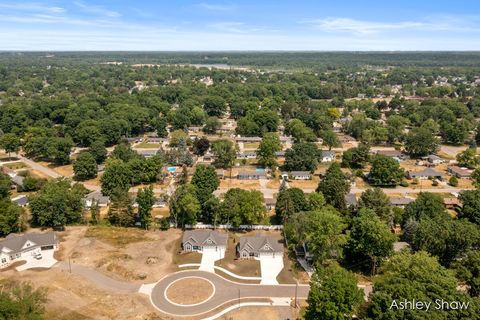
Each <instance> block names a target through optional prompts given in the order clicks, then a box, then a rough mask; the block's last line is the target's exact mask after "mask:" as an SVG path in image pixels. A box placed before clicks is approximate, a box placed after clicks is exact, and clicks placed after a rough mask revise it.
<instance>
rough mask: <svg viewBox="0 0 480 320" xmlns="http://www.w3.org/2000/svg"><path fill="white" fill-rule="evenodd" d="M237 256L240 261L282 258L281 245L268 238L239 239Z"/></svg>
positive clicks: (277, 241) (247, 237)
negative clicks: (259, 258) (264, 257)
mask: <svg viewBox="0 0 480 320" xmlns="http://www.w3.org/2000/svg"><path fill="white" fill-rule="evenodd" d="M237 256H238V257H239V258H240V259H253V258H258V257H263V256H266V257H276V256H277V257H278V256H283V244H282V243H280V241H279V240H278V239H277V238H275V237H270V236H245V237H241V238H240V242H239V243H238V244H237Z"/></svg>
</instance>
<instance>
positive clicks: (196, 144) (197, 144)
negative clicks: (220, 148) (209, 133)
mask: <svg viewBox="0 0 480 320" xmlns="http://www.w3.org/2000/svg"><path fill="white" fill-rule="evenodd" d="M209 148H210V141H209V140H208V139H207V137H201V138H200V139H195V140H194V141H193V153H194V154H196V155H197V156H203V155H204V154H205V153H206V152H207V150H208V149H209Z"/></svg>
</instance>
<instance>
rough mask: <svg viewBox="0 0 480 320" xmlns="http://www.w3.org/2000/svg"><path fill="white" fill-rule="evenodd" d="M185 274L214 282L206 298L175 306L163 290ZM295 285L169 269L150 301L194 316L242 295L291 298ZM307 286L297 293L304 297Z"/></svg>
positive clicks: (164, 309)
mask: <svg viewBox="0 0 480 320" xmlns="http://www.w3.org/2000/svg"><path fill="white" fill-rule="evenodd" d="M188 277H200V278H203V279H206V280H209V281H210V282H212V283H213V285H214V286H215V293H214V295H213V296H212V297H211V298H210V299H209V300H207V301H204V302H202V303H200V304H197V305H192V306H179V305H175V304H172V303H170V302H169V301H168V300H167V299H166V298H165V291H166V289H167V288H168V286H169V285H170V284H171V283H172V282H174V281H176V280H179V279H182V278H188ZM295 287H296V286H295V285H285V284H283V285H259V284H241V283H238V282H232V281H229V280H226V279H224V278H222V277H220V276H218V275H216V274H214V273H210V272H205V271H199V270H186V271H179V272H176V273H173V274H171V275H168V276H166V277H165V278H163V279H162V280H160V281H159V282H158V283H157V284H156V285H155V287H154V288H153V290H152V294H151V299H152V303H153V305H154V306H155V307H156V308H157V309H158V310H159V311H161V312H163V313H167V314H171V315H176V316H195V315H200V314H204V313H207V312H209V311H212V310H214V309H216V308H218V307H219V306H221V305H223V304H225V303H228V302H232V301H233V302H235V301H238V298H239V295H240V299H246V298H250V299H251V298H259V299H260V298H263V299H264V298H294V297H295ZM308 291H309V286H308V285H298V289H297V297H298V298H299V299H306V298H307V297H308Z"/></svg>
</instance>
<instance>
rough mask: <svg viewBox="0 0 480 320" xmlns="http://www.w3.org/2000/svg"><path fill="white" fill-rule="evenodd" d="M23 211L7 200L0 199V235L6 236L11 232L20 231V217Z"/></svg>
mask: <svg viewBox="0 0 480 320" xmlns="http://www.w3.org/2000/svg"><path fill="white" fill-rule="evenodd" d="M22 211H23V209H22V208H20V207H19V206H17V205H16V204H15V203H13V202H12V201H10V199H8V198H4V199H0V212H1V213H2V214H1V215H0V235H1V236H2V237H5V236H7V235H8V234H10V233H12V232H18V231H21V223H20V222H21V221H20V217H21V215H22Z"/></svg>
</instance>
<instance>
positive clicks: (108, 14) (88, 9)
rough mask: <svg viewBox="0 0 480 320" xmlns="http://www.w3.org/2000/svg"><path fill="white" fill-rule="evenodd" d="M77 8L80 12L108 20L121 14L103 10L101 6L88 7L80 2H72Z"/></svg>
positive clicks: (88, 5)
mask: <svg viewBox="0 0 480 320" xmlns="http://www.w3.org/2000/svg"><path fill="white" fill-rule="evenodd" d="M73 3H74V4H75V5H76V6H77V7H79V8H80V9H81V10H82V11H84V12H86V13H90V14H94V15H101V16H106V17H109V18H117V17H120V16H121V14H120V13H119V12H117V11H113V10H108V9H105V8H104V7H102V6H96V5H90V4H85V3H83V2H81V1H75V2H73Z"/></svg>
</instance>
